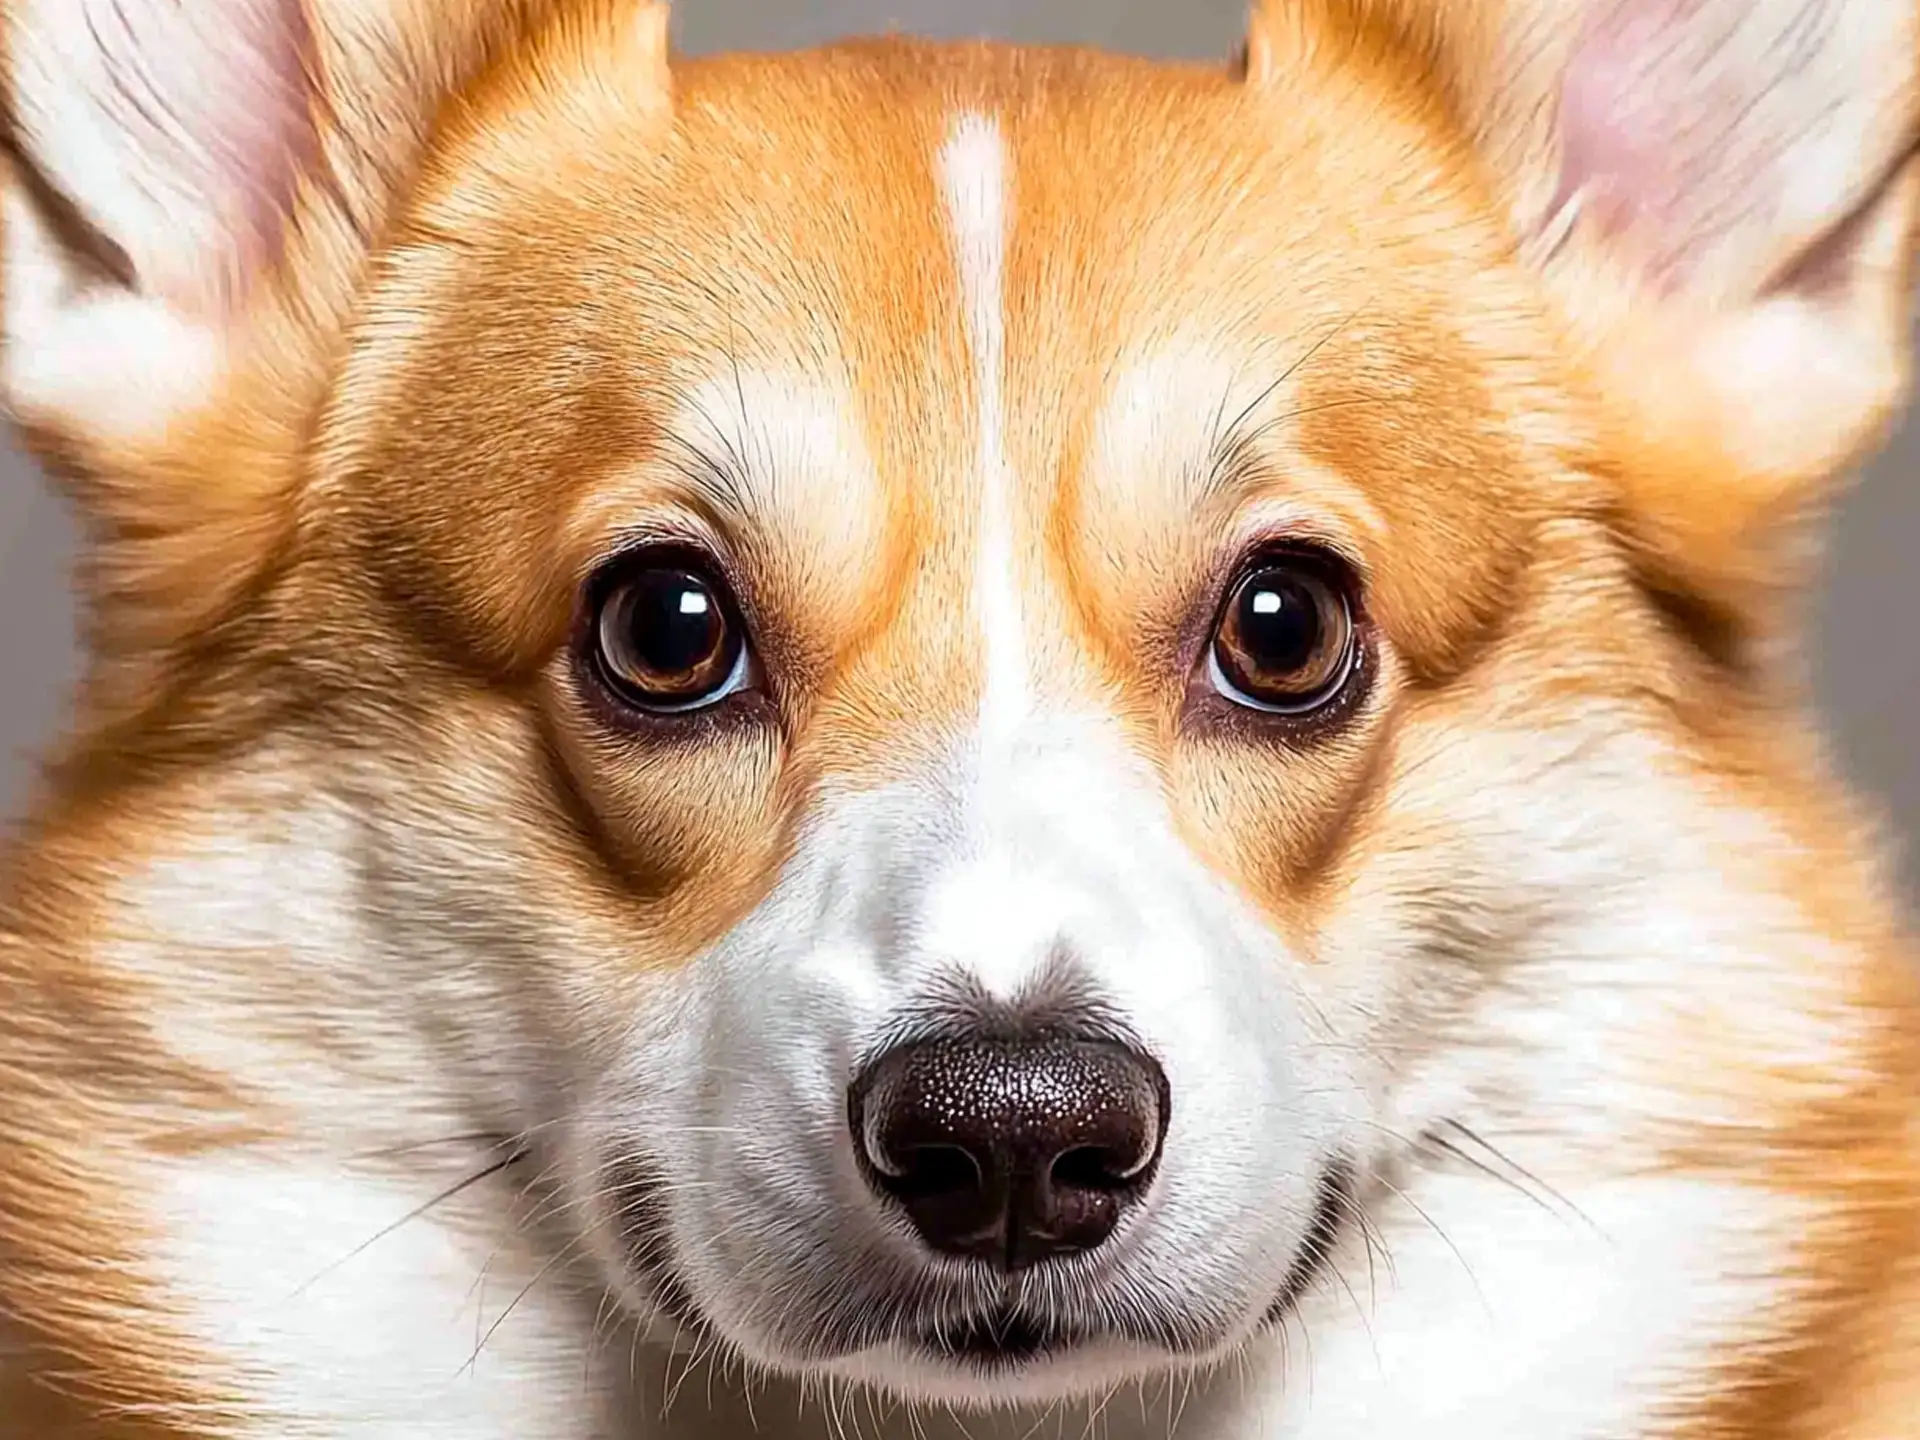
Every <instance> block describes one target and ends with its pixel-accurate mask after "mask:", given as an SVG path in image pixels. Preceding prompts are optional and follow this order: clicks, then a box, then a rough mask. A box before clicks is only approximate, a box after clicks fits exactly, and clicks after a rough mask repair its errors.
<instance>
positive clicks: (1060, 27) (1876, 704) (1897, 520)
mask: <svg viewBox="0 0 1920 1440" xmlns="http://www.w3.org/2000/svg"><path fill="white" fill-rule="evenodd" d="M1245 8H1246V3H1245V0H678V3H677V7H676V15H675V25H676V29H677V32H678V39H679V44H680V45H681V47H682V48H683V49H686V50H688V51H695V52H698V51H707V50H716V49H723V48H724V49H735V48H785V47H789V46H795V45H805V44H811V43H815V42H818V41H822V40H827V39H832V38H834V37H835V36H839V35H846V34H849V33H854V32H859V31H874V30H887V29H898V30H904V31H909V32H913V33H917V34H923V35H936V36H948V37H961V36H975V35H991V36H996V37H1000V38H1004V39H1011V40H1021V41H1027V42H1036V43H1061V42H1068V43H1075V44H1089V45H1100V46H1105V47H1109V48H1112V49H1118V50H1128V51H1134V52H1138V53H1142V54H1151V55H1166V56H1185V57H1192V58H1199V59H1205V58H1224V57H1225V56H1226V55H1227V54H1228V53H1229V52H1230V51H1231V50H1232V48H1233V47H1234V45H1236V44H1237V43H1238V42H1239V39H1240V35H1241V30H1242V24H1243V16H1244V13H1245ZM1916 470H1920V426H1914V425H1909V426H1908V427H1907V428H1906V429H1905V430H1904V431H1903V433H1902V434H1901V435H1900V436H1898V437H1897V438H1896V439H1895V441H1894V443H1893V445H1892V446H1891V448H1890V449H1889V450H1888V451H1887V453H1886V454H1885V455H1884V456H1882V457H1881V459H1880V460H1879V461H1878V463H1876V464H1875V465H1873V466H1872V467H1871V468H1870V469H1869V471H1868V472H1867V473H1866V474H1865V475H1864V476H1862V477H1861V479H1860V481H1859V483H1858V485H1857V486H1856V488H1855V489H1854V490H1853V492H1852V494H1851V495H1850V496H1849V497H1848V499H1847V501H1846V503H1845V505H1844V506H1843V507H1842V510H1841V514H1840V517H1839V522H1838V526H1837V528H1836V530H1835V532H1834V533H1833V536H1832V544H1831V548H1830V551H1829V556H1828V568H1827V576H1826V581H1825V584H1824V586H1823V588H1822V589H1821V591H1820V592H1819V594H1818V595H1817V596H1815V597H1814V602H1813V603H1814V605H1815V607H1816V613H1815V616H1814V620H1815V631H1814V634H1815V636H1816V642H1815V653H1814V655H1813V657H1812V658H1813V661H1814V666H1815V670H1816V673H1817V676H1818V680H1819V686H1820V694H1821V698H1822V703H1823V704H1824V705H1825V706H1826V708H1827V712H1828V715H1829V716H1830V718H1831V724H1832V726H1833V729H1834V732H1835V735H1836V738H1837V740H1838V742H1839V748H1840V753H1841V755H1842V757H1843V759H1844V761H1845V763H1846V765H1847V767H1848V769H1849V770H1850V771H1851V773H1852V774H1853V776H1854V777H1855V778H1856V779H1857V780H1858V781H1859V783H1860V784H1861V785H1863V786H1864V787H1865V788H1866V789H1867V790H1868V791H1869V792H1870V793H1871V794H1872V795H1874V796H1877V797H1879V798H1880V800H1881V801H1882V802H1883V803H1884V804H1885V805H1886V807H1887V808H1888V810H1889V811H1890V813H1891V815H1892V817H1893V820H1894V822H1895V825H1896V827H1897V829H1898V831H1899V833H1900V836H1901V838H1902V840H1903V841H1904V842H1905V843H1906V846H1907V850H1906V857H1905V859H1906V865H1905V874H1906V877H1907V887H1908V894H1909V896H1910V897H1911V896H1916V895H1920V847H1916V846H1915V845H1914V844H1913V837H1916V836H1920V480H1916V475H1915V471H1916ZM72 545H73V531H72V526H71V523H70V520H69V518H68V516H67V514H66V512H65V510H64V508H63V506H62V505H61V503H60V502H59V501H58V500H57V499H56V498H55V497H54V496H53V495H52V494H50V493H49V492H48V491H47V490H46V488H45V487H44V486H43V485H42V483H41V481H40V478H39V477H38V475H36V474H35V472H34V470H33V467H32V466H31V465H30V464H29V463H28V462H27V461H26V460H24V459H22V458H21V457H20V455H19V454H18V453H17V451H15V450H13V449H11V448H7V449H0V816H5V815H7V814H10V813H11V812H12V811H13V810H14V809H15V808H16V807H17V806H18V804H19V803H20V801H21V798H22V796H23V794H24V789H25V781H26V777H27V775H28V774H29V773H30V766H31V763H32V755H33V752H34V751H35V749H36V748H37V747H38V746H39V745H41V744H42V743H43V742H44V741H45V740H46V739H47V737H49V736H50V735H51V734H52V733H54V731H55V729H56V728H57V726H58V725H59V723H60V716H61V713H62V711H63V709H64V706H65V701H66V690H67V687H68V685H69V683H70V682H71V680H72V678H73V676H74V673H75V666H76V661H75V656H74V650H73V606H72V602H71V599H70V596H69V583H68V566H69V563H70V560H71V556H72Z"/></svg>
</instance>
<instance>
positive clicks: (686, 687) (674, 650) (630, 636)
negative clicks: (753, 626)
mask: <svg viewBox="0 0 1920 1440" xmlns="http://www.w3.org/2000/svg"><path fill="white" fill-rule="evenodd" d="M593 645H594V652H595V658H596V660H597V662H598V669H599V672H600V675H601V678H602V679H603V680H604V681H605V682H606V684H607V686H608V688H610V689H611V690H613V692H614V693H615V694H616V695H618V696H619V697H620V698H621V699H622V700H624V701H626V702H627V703H628V704H630V705H633V706H636V707H637V708H639V709H642V710H654V711H668V712H670V711H679V710H698V709H701V708H703V707H704V706H708V705H712V704H715V703H717V702H719V701H721V700H724V699H725V698H726V697H727V696H728V695H730V694H732V693H733V692H734V691H735V690H738V689H739V688H740V686H741V685H742V683H743V682H744V681H745V679H746V674H747V648H746V639H745V636H744V635H743V634H742V633H741V626H740V624H739V622H738V620H737V618H736V613H735V610H734V606H733V603H732V600H731V598H730V597H729V596H728V594H727V592H726V590H725V588H724V587H723V586H722V585H721V584H720V582H719V581H717V580H715V579H714V578H712V577H711V576H709V575H706V574H704V573H702V572H701V571H699V570H697V569H694V568H691V567H689V566H685V565H673V564H662V565H650V566H644V567H641V568H636V569H631V570H627V571H625V572H624V573H622V574H621V575H620V576H619V577H618V578H617V579H616V580H615V581H614V582H613V584H611V585H610V586H608V587H607V588H606V590H605V592H604V594H603V595H602V597H601V600H600V603H599V609H598V612H597V613H596V614H595V616H594V620H593Z"/></svg>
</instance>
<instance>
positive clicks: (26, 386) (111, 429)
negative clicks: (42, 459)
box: [0, 190, 222, 441]
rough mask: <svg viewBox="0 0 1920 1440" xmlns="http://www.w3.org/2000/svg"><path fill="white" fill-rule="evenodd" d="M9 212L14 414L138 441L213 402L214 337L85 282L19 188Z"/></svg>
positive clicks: (160, 309) (153, 305)
mask: <svg viewBox="0 0 1920 1440" xmlns="http://www.w3.org/2000/svg"><path fill="white" fill-rule="evenodd" d="M4 205H5V223H4V226H3V227H0V243H3V244H4V247H5V249H4V256H5V259H4V266H5V271H4V273H5V280H4V288H5V323H6V334H7V336H8V337H9V341H10V343H9V344H8V345H7V347H6V360H5V373H4V384H5V390H6V396H7V402H8V404H9V405H10V406H11V407H12V409H13V411H14V413H15V414H17V415H20V416H22V417H23V418H26V419H29V420H36V421H53V422H64V423H69V424H70V423H74V422H76V421H79V422H83V423H85V424H86V425H87V426H88V427H89V431H90V433H92V434H93V435H96V436H99V437H101V438H113V439H120V440H127V441H135V440H140V439H146V438H151V437H152V436H154V435H156V434H157V433H158V432H159V431H160V430H161V428H162V427H163V426H164V425H165V424H166V423H167V422H168V421H169V420H171V419H172V418H174V417H175V416H177V415H178V414H179V413H180V412H181V411H183V410H184V409H186V408H187V407H188V406H190V405H191V404H193V403H194V402H196V401H198V400H200V399H202V398H204V397H205V395H206V394H207V392H208V390H209V388H210V387H211V385H212V383H213V381H214V379H215V377H216V376H217V375H218V373H219V368H220V363H221V354H222V351H221V346H220V343H219V340H218V338H217V336H216V335H215V333H214V332H213V331H212V330H210V329H209V328H207V327H205V326H203V325H199V324H196V323H194V322H193V321H191V320H189V319H187V318H185V317H184V316H182V315H180V314H178V313H177V312H175V311H174V310H172V309H171V308H169V307H168V306H167V305H166V304H165V303H164V302H162V301H160V300H158V299H154V298H150V297H146V296H140V295H136V294H133V293H132V292H129V291H125V290H120V289H117V288H113V287H108V286H99V285H93V286H88V285H85V284H84V282H82V281H81V280H80V279H79V278H78V277H77V276H76V274H75V273H74V269H73V264H72V261H71V260H70V259H69V258H68V257H67V256H66V255H65V253H64V252H63V251H61V249H60V248H59V247H58V246H57V245H56V244H55V242H54V240H53V237H52V236H51V235H50V234H49V233H48V232H47V227H46V225H45V224H44V223H43V222H42V221H41V219H40V218H39V216H38V215H37V214H36V213H35V212H34V211H33V209H32V207H30V206H29V205H28V204H27V203H26V202H25V200H24V199H23V198H22V196H21V195H20V193H19V191H17V190H10V191H8V192H7V194H6V196H5V201H4Z"/></svg>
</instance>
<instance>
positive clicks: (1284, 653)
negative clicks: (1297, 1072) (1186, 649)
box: [1207, 556, 1359, 715]
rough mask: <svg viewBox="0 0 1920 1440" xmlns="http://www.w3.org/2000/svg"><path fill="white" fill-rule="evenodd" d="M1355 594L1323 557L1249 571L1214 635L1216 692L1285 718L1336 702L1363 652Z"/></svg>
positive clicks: (1210, 664)
mask: <svg viewBox="0 0 1920 1440" xmlns="http://www.w3.org/2000/svg"><path fill="white" fill-rule="evenodd" d="M1348 589H1349V587H1348V586H1347V585H1346V584H1345V583H1343V577H1342V573H1341V571H1340V570H1339V568H1338V567H1337V566H1335V565H1334V564H1333V563H1332V562H1330V561H1323V560H1321V559H1319V558H1317V557H1310V556H1285V557H1277V558H1270V559H1268V560H1266V561H1264V562H1262V563H1261V564H1260V565H1258V566H1257V567H1256V568H1254V569H1251V570H1249V571H1247V572H1246V573H1245V574H1243V575H1242V576H1241V578H1240V579H1239V581H1238V582H1237V583H1236V584H1235V585H1234V588H1233V590H1232V592H1231V593H1230V594H1229V595H1228V597H1227V604H1226V608H1225V610H1224V611H1223V612H1222V613H1221V616H1220V621H1219V624H1218V625H1217V626H1216V627H1215V629H1214V633H1213V644H1212V646H1211V647H1210V650H1209V653H1208V657H1207V668H1208V673H1209V676H1210V678H1211V679H1212V681H1213V686H1214V689H1216V690H1218V691H1219V692H1220V693H1221V694H1222V695H1224V696H1226V698H1227V699H1229V700H1231V701H1233V702H1234V703H1235V704H1238V705H1244V706H1247V707H1248V708H1249V709H1254V710H1264V711H1268V712H1272V713H1276V714H1282V715H1300V714H1304V713H1306V712H1307V711H1310V710H1316V709H1318V708H1319V707H1321V706H1322V705H1325V704H1327V703H1328V702H1329V701H1331V700H1333V699H1334V698H1335V697H1336V696H1338V695H1339V694H1340V692H1341V690H1342V689H1343V688H1344V687H1345V685H1346V683H1347V681H1348V680H1349V679H1350V678H1351V677H1352V675H1353V673H1354V669H1355V664H1356V661H1357V659H1358V652H1359V644H1358V638H1359V637H1358V630H1359V627H1358V626H1357V625H1356V624H1355V623H1354V614H1353V605H1352V602H1351V601H1350V599H1349V598H1348Z"/></svg>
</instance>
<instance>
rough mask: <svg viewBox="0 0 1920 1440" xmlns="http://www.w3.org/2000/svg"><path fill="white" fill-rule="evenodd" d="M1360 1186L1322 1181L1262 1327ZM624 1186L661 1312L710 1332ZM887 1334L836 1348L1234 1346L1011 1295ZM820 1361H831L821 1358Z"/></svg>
mask: <svg viewBox="0 0 1920 1440" xmlns="http://www.w3.org/2000/svg"><path fill="white" fill-rule="evenodd" d="M1356 1185H1357V1182H1356V1176H1355V1173H1354V1171H1353V1169H1352V1167H1351V1166H1349V1165H1346V1164H1344V1163H1335V1164H1333V1165H1330V1166H1329V1167H1328V1168H1327V1169H1326V1171H1325V1172H1324V1173H1323V1174H1322V1176H1321V1179H1320V1183H1319V1185H1318V1187H1317V1190H1316V1195H1315V1204H1314V1209H1313V1213H1312V1216H1311V1218H1310V1220H1309V1222H1308V1225H1307V1228H1306V1230H1305V1232H1304V1233H1303V1234H1302V1236H1301V1238H1300V1240H1299V1242H1298V1244H1297V1245H1296V1246H1295V1250H1294V1259H1293V1263H1292V1265H1291V1266H1290V1268H1289V1269H1288V1271H1287V1273H1286V1275H1285V1277H1284V1278H1283V1279H1282V1281H1281V1284H1280V1287H1279V1289H1278V1291H1277V1292H1276V1293H1275V1296H1274V1298H1273V1300H1272V1302H1271V1303H1270V1304H1269V1305H1268V1307H1267V1308H1266V1310H1265V1311H1264V1313H1263V1314H1262V1316H1261V1320H1260V1328H1271V1327H1274V1326H1277V1325H1280V1324H1282V1323H1283V1322H1284V1321H1285V1320H1286V1319H1287V1317H1288V1316H1290V1315H1291V1314H1292V1313H1293V1310H1294V1308H1295V1306H1296V1305H1297V1304H1298V1303H1299V1301H1300V1299H1301V1297H1302V1296H1303V1295H1305V1294H1306V1293H1307V1292H1308V1290H1309V1289H1311V1288H1312V1286H1313V1285H1314V1284H1315V1282H1316V1281H1318V1280H1319V1279H1320V1278H1321V1277H1322V1276H1323V1275H1324V1274H1325V1273H1326V1272H1327V1269H1328V1267H1329V1266H1330V1264H1331V1263H1332V1257H1333V1255H1334V1252H1335V1250H1336V1248H1337V1247H1338V1245H1339V1244H1340V1242H1341V1240H1342V1238H1343V1235H1344V1231H1345V1229H1346V1224H1347V1220H1348V1217H1349V1216H1351V1215H1353V1214H1355V1213H1356V1201H1357V1196H1356V1193H1355V1192H1356ZM621 1188H623V1189H624V1190H625V1191H626V1196H627V1204H626V1205H625V1206H623V1210H624V1220H625V1224H624V1226H623V1229H624V1230H625V1231H626V1237H625V1238H626V1240H627V1242H628V1254H629V1256H630V1260H631V1263H632V1265H633V1266H634V1268H635V1270H636V1271H638V1272H639V1273H641V1274H643V1275H644V1276H645V1277H646V1278H647V1280H648V1282H649V1288H650V1289H651V1291H652V1292H653V1297H654V1301H655V1304H656V1305H657V1306H658V1309H659V1311H660V1313H661V1314H663V1315H664V1316H667V1317H670V1318H671V1319H672V1320H673V1321H675V1322H676V1323H678V1324H680V1325H682V1326H685V1327H689V1328H692V1329H696V1330H706V1329H707V1328H708V1321H707V1320H706V1318H705V1317H704V1316H703V1315H702V1313H701V1310H700V1306H699V1305H698V1303H697V1302H696V1301H695V1299H694V1297H693V1295H692V1293H691V1290H690V1288H689V1287H688V1286H687V1285H686V1284H685V1283H684V1282H683V1281H682V1279H681V1278H680V1276H679V1273H678V1270H677V1268H676V1267H675V1265H674V1264H673V1260H672V1256H671V1254H670V1248H671V1247H670V1246H668V1245H667V1243H666V1240H665V1235H664V1226H663V1225H662V1223H661V1222H662V1221H663V1220H664V1214H663V1211H662V1209H661V1208H660V1204H659V1200H660V1190H659V1187H658V1184H657V1182H656V1180H655V1179H654V1177H652V1176H642V1175H639V1174H633V1175H630V1176H629V1177H628V1184H626V1185H625V1186H623V1187H621ZM1086 1308H1087V1310H1088V1311H1089V1312H1092V1311H1094V1309H1095V1307H1094V1306H1093V1305H1092V1304H1089V1305H1088V1306H1087V1307H1086ZM889 1329H890V1331H891V1333H887V1334H875V1333H873V1332H871V1331H865V1332H864V1333H861V1334H859V1335H858V1336H857V1338H856V1337H855V1336H853V1335H849V1336H848V1337H847V1338H846V1342H845V1343H844V1344H843V1345H840V1346H834V1347H831V1348H832V1349H834V1350H840V1351H844V1352H849V1353H850V1352H852V1351H856V1350H861V1349H868V1348H873V1347H876V1346H886V1345H892V1346H896V1347H899V1348H901V1349H904V1350H908V1351H911V1352H914V1353H917V1354H918V1355H919V1356H921V1357H922V1358H923V1359H925V1360H931V1361H933V1362H935V1363H936V1364H939V1365H943V1366H948V1367H952V1368H953V1369H956V1370H961V1371H965V1372H968V1373H971V1374H973V1375H976V1376H981V1375H987V1376H991V1375H1008V1374H1012V1373H1017V1372H1021V1371H1026V1370H1032V1369H1035V1368H1037V1367H1040V1366H1043V1365H1045V1364H1047V1363H1048V1362H1050V1361H1055V1360H1062V1359H1066V1358H1068V1357H1069V1356H1071V1355H1073V1354H1074V1353H1076V1352H1078V1351H1082V1350H1086V1349H1090V1348H1093V1347H1095V1346H1103V1345H1109V1344H1118V1345H1123V1346H1127V1347H1129V1348H1137V1349H1146V1350H1156V1351H1159V1352H1162V1353H1164V1354H1167V1355H1170V1356H1173V1357H1176V1358H1178V1359H1185V1360H1205V1359H1206V1358H1207V1357H1208V1356H1209V1355H1211V1354H1214V1353H1216V1352H1218V1351H1220V1350H1221V1349H1223V1348H1225V1347H1226V1346H1227V1345H1228V1344H1230V1343H1231V1337H1230V1335H1228V1334H1217V1333H1213V1332H1211V1331H1209V1330H1204V1329H1202V1328H1200V1327H1198V1326H1196V1325H1195V1324H1194V1323H1193V1322H1192V1321H1191V1320H1190V1319H1189V1318H1187V1317H1185V1316H1183V1315H1181V1314H1180V1313H1179V1312H1178V1311H1177V1310H1169V1311H1168V1312H1167V1313H1165V1314H1163V1315H1160V1316H1156V1317H1154V1318H1152V1319H1147V1318H1146V1317H1143V1316H1134V1317H1132V1318H1131V1319H1128V1320H1124V1321H1111V1320H1109V1321H1104V1322H1102V1323H1097V1324H1095V1323H1088V1324H1084V1325H1082V1324H1075V1323H1074V1322H1072V1321H1071V1320H1067V1319H1063V1318H1062V1317H1061V1316H1059V1315H1057V1314H1054V1315H1046V1314H1041V1313H1038V1312H1036V1311H1035V1310H1034V1309H1032V1308H1031V1307H1030V1306H1027V1305H1023V1304H1022V1303H1020V1302H1019V1301H1018V1300H1017V1299H1013V1298H1006V1299H1002V1300H1001V1301H999V1302H997V1303H994V1304H991V1305H989V1306H986V1307H984V1308H981V1309H977V1310H973V1311H969V1312H966V1313H962V1314H960V1315H958V1316H948V1317H944V1318H941V1319H938V1320H914V1319H911V1318H909V1317H907V1316H905V1315H897V1316H896V1318H895V1321H894V1324H893V1325H892V1326H890V1327H889ZM816 1358H818V1359H827V1358H829V1357H828V1355H826V1354H818V1355H817V1356H816Z"/></svg>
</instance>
